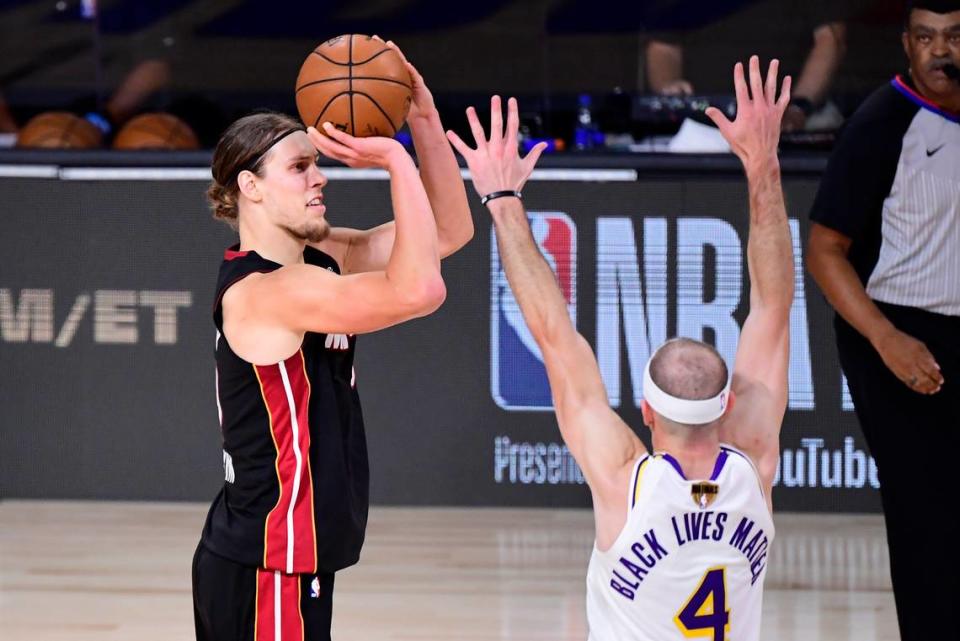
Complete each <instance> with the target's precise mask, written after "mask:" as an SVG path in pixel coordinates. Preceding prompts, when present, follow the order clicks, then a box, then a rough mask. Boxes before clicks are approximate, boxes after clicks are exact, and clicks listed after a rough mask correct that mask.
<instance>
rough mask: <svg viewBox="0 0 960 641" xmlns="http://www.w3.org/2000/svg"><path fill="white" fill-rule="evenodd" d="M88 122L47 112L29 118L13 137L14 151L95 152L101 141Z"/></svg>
mask: <svg viewBox="0 0 960 641" xmlns="http://www.w3.org/2000/svg"><path fill="white" fill-rule="evenodd" d="M102 138H103V137H102V135H101V133H100V130H99V129H97V128H96V126H94V125H93V123H91V122H90V121H88V120H86V119H84V118H81V117H80V116H77V115H75V114H72V113H69V112H66V111H47V112H44V113H42V114H39V115H37V116H34V117H33V118H31V119H30V120H29V121H28V122H27V124H26V125H24V126H23V129H21V130H20V132H19V134H18V135H17V147H21V148H26V147H35V148H46V149H95V148H97V147H99V146H100V142H101V140H102Z"/></svg>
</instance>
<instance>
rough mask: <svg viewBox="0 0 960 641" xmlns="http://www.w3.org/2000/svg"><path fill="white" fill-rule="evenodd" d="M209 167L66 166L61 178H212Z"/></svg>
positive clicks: (62, 170) (61, 172)
mask: <svg viewBox="0 0 960 641" xmlns="http://www.w3.org/2000/svg"><path fill="white" fill-rule="evenodd" d="M211 178H212V176H211V174H210V169H209V168H207V167H64V168H62V169H61V170H60V179H61V180H210V179H211Z"/></svg>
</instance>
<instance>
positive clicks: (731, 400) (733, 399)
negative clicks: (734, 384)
mask: <svg viewBox="0 0 960 641" xmlns="http://www.w3.org/2000/svg"><path fill="white" fill-rule="evenodd" d="M736 404H737V395H736V394H734V393H733V390H730V391H729V392H727V409H725V410H723V415H724V416H727V415H728V414H730V412H731V411H732V410H733V406H734V405H736Z"/></svg>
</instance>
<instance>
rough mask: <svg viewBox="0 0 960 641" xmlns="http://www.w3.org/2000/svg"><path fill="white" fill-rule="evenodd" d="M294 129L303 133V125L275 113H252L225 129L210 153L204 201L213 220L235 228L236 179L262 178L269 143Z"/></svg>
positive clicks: (237, 212)
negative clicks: (247, 173) (244, 174)
mask: <svg viewBox="0 0 960 641" xmlns="http://www.w3.org/2000/svg"><path fill="white" fill-rule="evenodd" d="M298 129H299V130H303V125H301V124H300V123H299V122H297V121H296V120H294V119H293V118H291V117H290V116H288V115H286V114H282V113H278V112H275V111H263V112H258V113H253V114H250V115H249V116H244V117H243V118H240V119H239V120H237V121H236V122H234V123H233V124H232V125H230V126H229V127H227V130H226V131H224V132H223V135H222V136H220V140H219V142H217V146H216V148H215V149H214V150H213V161H212V163H211V173H212V174H213V181H212V182H211V183H210V186H209V187H208V188H207V200H208V202H209V203H210V208H211V209H212V210H213V217H214V218H216V219H217V220H222V221H224V222H225V223H227V224H228V225H230V226H231V227H233V228H234V229H236V228H237V224H238V223H237V218H238V216H239V214H240V210H239V207H238V204H237V203H238V201H239V198H240V186H239V184H238V183H237V176H238V175H239V174H240V172H241V171H244V170H249V171H252V172H253V173H254V174H256V175H257V176H263V173H262V171H263V164H264V161H265V160H266V158H267V156H268V153H267V152H268V151H269V150H270V148H271V147H272V146H273V143H275V142H276V141H277V139H278V137H282V136H283V135H285V132H286V133H290V132H291V131H293V130H298Z"/></svg>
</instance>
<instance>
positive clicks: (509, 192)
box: [480, 189, 523, 205]
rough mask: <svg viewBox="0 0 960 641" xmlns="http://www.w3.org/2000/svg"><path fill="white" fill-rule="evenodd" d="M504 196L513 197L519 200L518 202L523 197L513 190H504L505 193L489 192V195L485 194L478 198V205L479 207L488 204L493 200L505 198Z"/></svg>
mask: <svg viewBox="0 0 960 641" xmlns="http://www.w3.org/2000/svg"><path fill="white" fill-rule="evenodd" d="M505 196H513V197H514V198H519V199H520V200H523V196H522V195H521V194H520V192H519V191H514V190H512V189H507V190H505V191H493V192H490V193H489V194H487V195H486V196H481V197H480V204H481V205H486V204H487V203H488V202H490V201H491V200H493V199H494V198H503V197H505Z"/></svg>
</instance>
